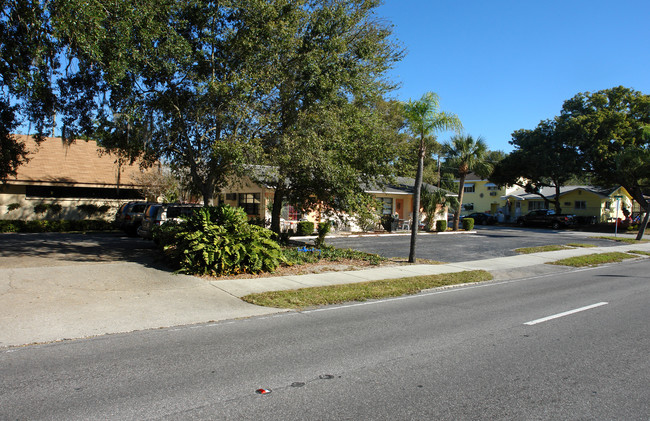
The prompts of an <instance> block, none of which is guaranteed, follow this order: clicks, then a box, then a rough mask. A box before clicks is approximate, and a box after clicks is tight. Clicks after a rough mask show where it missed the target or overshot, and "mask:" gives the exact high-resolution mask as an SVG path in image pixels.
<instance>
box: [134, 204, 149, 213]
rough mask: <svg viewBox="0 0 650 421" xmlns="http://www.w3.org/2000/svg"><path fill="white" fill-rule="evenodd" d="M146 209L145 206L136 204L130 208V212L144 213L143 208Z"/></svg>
mask: <svg viewBox="0 0 650 421" xmlns="http://www.w3.org/2000/svg"><path fill="white" fill-rule="evenodd" d="M146 207H147V205H146V204H144V203H142V204H140V203H138V204H136V205H133V207H132V208H131V212H137V213H140V212H144V208H146Z"/></svg>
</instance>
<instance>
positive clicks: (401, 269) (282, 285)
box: [210, 243, 650, 297]
mask: <svg viewBox="0 0 650 421" xmlns="http://www.w3.org/2000/svg"><path fill="white" fill-rule="evenodd" d="M630 250H642V251H647V252H650V243H642V244H634V245H620V246H612V247H589V248H574V249H568V250H558V251H550V252H543V253H533V254H523V255H517V256H509V257H498V258H493V259H483V260H475V261H469V262H457V263H446V264H442V265H420V264H418V265H402V266H390V267H379V268H372V269H363V270H353V271H342V272H331V273H320V274H314V275H297V276H278V277H270V278H257V279H228V280H220V281H210V284H212V285H214V286H215V287H217V288H219V289H220V290H222V291H224V292H227V293H229V294H232V295H234V296H236V297H243V296H245V295H247V294H252V293H255V292H267V291H281V290H290V289H298V288H308V287H315V286H323V285H335V284H345V283H356V282H366V281H377V280H381V279H396V278H405V277H409V276H420V275H437V274H441V273H452V272H462V271H467V270H479V269H482V270H486V271H488V272H490V273H492V274H493V275H495V277H497V278H498V279H504V278H511V277H513V275H514V276H519V274H520V273H521V271H520V269H523V268H526V269H527V272H528V273H531V272H532V274H535V273H549V272H561V271H566V270H567V268H566V267H562V266H552V265H545V263H548V262H553V261H556V260H559V259H564V258H567V257H576V256H584V255H587V254H594V253H608V252H614V251H620V252H627V251H630Z"/></svg>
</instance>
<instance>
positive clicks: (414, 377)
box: [0, 260, 650, 420]
mask: <svg viewBox="0 0 650 421" xmlns="http://www.w3.org/2000/svg"><path fill="white" fill-rule="evenodd" d="M649 272H650V263H648V262H647V260H643V261H637V262H632V263H625V264H617V265H612V266H609V267H605V268H598V269H589V270H581V271H574V272H568V273H566V274H564V275H561V276H558V275H554V276H548V277H537V278H529V279H519V280H511V281H508V282H492V283H488V284H482V285H480V286H466V287H460V288H453V289H447V290H437V291H432V292H430V293H424V294H420V295H417V296H410V297H402V298H399V299H391V300H383V301H372V302H367V303H361V304H353V305H344V306H335V307H325V308H321V309H315V310H311V311H305V312H302V313H288V314H282V315H276V316H272V317H265V318H251V319H245V320H236V321H230V322H223V323H212V324H206V325H197V326H189V327H179V328H172V329H161V330H150V331H143V332H136V333H132V334H120V335H108V336H103V337H98V338H94V339H88V340H79V341H72V342H63V343H56V344H49V345H39V346H30V347H26V348H17V349H12V350H8V351H5V352H3V353H0V419H53V420H54V419H56V420H59V419H66V420H76V419H102V420H105V419H120V420H122V419H138V420H141V419H183V420H187V419H278V420H292V419H296V420H297V419H300V420H303V419H319V420H327V419H391V420H393V419H454V420H455V419H626V420H647V419H648V418H649V417H650V406H649V405H650V360H649V359H648V358H647V350H648V349H650V328H649V326H648V323H647V321H648V320H650V306H648V301H649V300H648V297H650V282H649V281H648V280H649V275H648V273H649ZM590 305H595V306H593V307H591V308H585V307H586V306H590ZM576 309H583V310H582V311H579V312H575V313H571V314H565V315H564V316H562V317H556V318H552V319H549V320H546V321H543V318H545V317H547V316H552V315H561V314H563V313H565V312H567V311H569V310H576ZM527 322H534V323H535V324H526V323H527ZM260 388H268V389H269V390H271V393H269V394H267V395H260V394H257V393H256V390H257V389H260Z"/></svg>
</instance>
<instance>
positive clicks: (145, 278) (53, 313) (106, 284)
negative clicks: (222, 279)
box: [0, 234, 281, 347]
mask: <svg viewBox="0 0 650 421" xmlns="http://www.w3.org/2000/svg"><path fill="white" fill-rule="evenodd" d="M30 239H31V241H30ZM2 240H3V241H2V245H0V347H7V346H14V345H23V344H29V343H34V342H50V341H57V340H61V339H66V338H83V337H89V336H95V335H103V334H106V333H118V332H130V331H133V330H141V329H151V328H159V327H166V326H178V325H184V324H193V323H200V322H209V321H214V320H225V319H232V318H237V317H247V316H255V315H262V314H270V313H276V312H278V311H281V310H277V309H270V308H264V307H257V306H254V305H251V304H248V303H245V302H243V301H241V300H239V299H237V298H236V297H234V296H232V295H230V294H228V293H227V292H224V291H222V290H221V289H218V288H216V287H214V286H212V285H211V284H210V283H208V282H206V281H205V280H203V279H201V278H197V277H194V276H187V275H177V274H173V273H171V272H170V271H168V270H164V269H162V268H158V267H155V265H154V264H152V256H151V254H150V253H147V252H146V250H147V249H150V248H151V246H150V244H149V243H146V242H144V241H140V240H137V239H126V238H125V240H127V241H123V240H122V238H121V237H119V236H103V237H102V236H97V235H91V236H80V235H76V236H75V235H73V236H70V235H45V236H41V237H39V236H38V235H37V234H33V235H4V236H3V237H2ZM68 240H69V242H68ZM29 244H33V246H34V247H29ZM120 244H121V246H122V247H121V248H119V247H117V246H119V245H120ZM112 246H113V247H117V248H116V249H114V250H111V249H110V247H112ZM122 258H125V259H126V260H127V261H121V259H122ZM129 259H130V260H131V261H129Z"/></svg>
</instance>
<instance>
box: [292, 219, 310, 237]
mask: <svg viewBox="0 0 650 421" xmlns="http://www.w3.org/2000/svg"><path fill="white" fill-rule="evenodd" d="M296 230H297V235H299V236H301V237H304V236H307V235H312V234H313V233H314V223H313V222H309V221H300V222H298V227H297V228H296Z"/></svg>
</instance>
